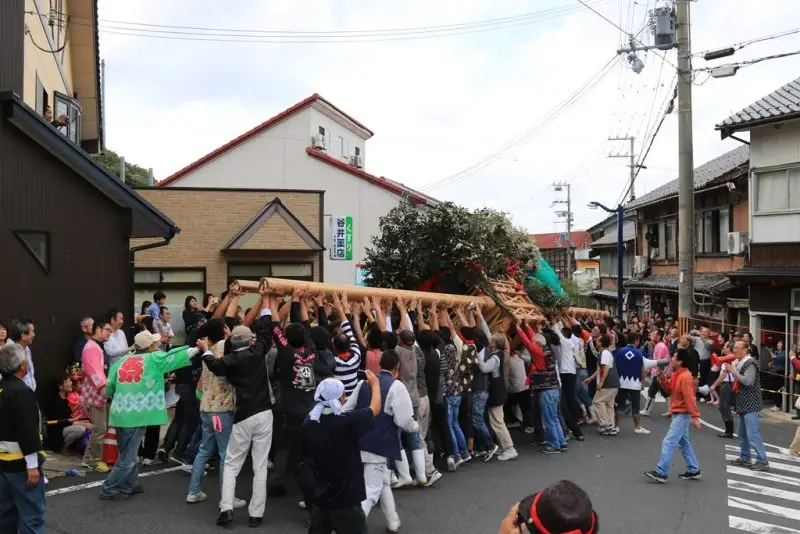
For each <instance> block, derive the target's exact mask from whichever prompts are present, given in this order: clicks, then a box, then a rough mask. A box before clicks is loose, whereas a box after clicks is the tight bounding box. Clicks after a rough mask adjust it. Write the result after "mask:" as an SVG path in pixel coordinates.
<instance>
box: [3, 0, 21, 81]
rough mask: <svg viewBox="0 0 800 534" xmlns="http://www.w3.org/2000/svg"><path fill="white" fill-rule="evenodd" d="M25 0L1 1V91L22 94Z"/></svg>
mask: <svg viewBox="0 0 800 534" xmlns="http://www.w3.org/2000/svg"><path fill="white" fill-rule="evenodd" d="M24 28H25V0H2V1H0V92H2V91H14V92H15V93H17V94H18V95H19V96H22V85H23V79H24V70H23V60H24V58H25V38H24V33H23V32H24Z"/></svg>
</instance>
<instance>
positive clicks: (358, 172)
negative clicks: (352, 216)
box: [306, 147, 428, 204]
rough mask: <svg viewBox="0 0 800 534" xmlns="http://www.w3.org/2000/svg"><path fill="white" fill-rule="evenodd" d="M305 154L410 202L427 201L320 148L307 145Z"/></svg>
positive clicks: (419, 202)
mask: <svg viewBox="0 0 800 534" xmlns="http://www.w3.org/2000/svg"><path fill="white" fill-rule="evenodd" d="M306 154H308V155H309V156H311V157H312V158H316V159H318V160H320V161H323V162H325V163H328V164H330V165H333V166H334V167H338V168H339V169H341V170H343V171H345V172H349V173H350V174H352V175H355V176H358V177H359V178H362V179H364V180H366V181H368V182H370V183H372V184H375V185H377V186H379V187H383V188H384V189H388V190H389V191H391V192H393V193H397V194H398V195H401V196H405V197H408V198H409V200H410V201H411V203H412V204H427V202H428V199H426V198H425V197H424V196H422V195H420V194H419V193H416V192H415V191H412V190H411V189H408V188H406V187H403V186H402V185H400V184H398V183H397V182H393V181H391V180H388V179H386V178H384V177H383V176H375V175H374V174H370V173H368V172H366V171H364V170H362V169H359V168H358V167H354V166H353V165H350V164H349V163H347V162H346V161H343V160H341V159H338V158H334V157H332V156H329V155H328V154H326V153H325V152H323V151H321V150H316V149H313V148H311V147H308V148H306Z"/></svg>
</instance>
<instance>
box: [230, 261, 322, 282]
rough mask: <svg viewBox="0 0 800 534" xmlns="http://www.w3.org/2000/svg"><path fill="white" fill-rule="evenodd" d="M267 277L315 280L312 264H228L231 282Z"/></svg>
mask: <svg viewBox="0 0 800 534" xmlns="http://www.w3.org/2000/svg"><path fill="white" fill-rule="evenodd" d="M265 277H273V278H286V279H289V280H305V281H308V282H312V281H313V280H314V266H313V265H312V264H311V263H228V279H229V280H236V279H241V280H260V279H262V278H265Z"/></svg>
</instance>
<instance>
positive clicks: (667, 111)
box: [617, 82, 678, 204]
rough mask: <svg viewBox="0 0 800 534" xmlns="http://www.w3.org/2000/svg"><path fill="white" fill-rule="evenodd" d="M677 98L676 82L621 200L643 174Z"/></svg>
mask: <svg viewBox="0 0 800 534" xmlns="http://www.w3.org/2000/svg"><path fill="white" fill-rule="evenodd" d="M677 96H678V85H677V82H676V84H675V90H674V91H673V93H672V98H671V99H670V101H669V104H668V105H667V107H666V109H665V110H664V113H663V114H662V115H661V120H660V121H659V123H658V126H656V129H655V131H654V132H653V135H652V136H651V137H650V142H649V143H648V145H647V149H646V150H645V151H644V152H643V153H642V155H641V157H640V159H639V162H638V163H637V168H636V174H635V175H634V176H633V179H632V180H631V183H630V186H629V187H628V189H627V190H625V191H623V193H622V196H621V197H620V199H624V198H625V197H626V196H627V195H628V193H630V190H631V188H633V185H634V183H636V178H638V177H639V172H641V170H642V168H644V161H645V160H646V159H647V156H648V155H649V154H650V149H651V148H653V143H654V142H655V140H656V136H658V132H659V131H661V126H662V125H663V124H664V121H665V120H666V118H667V116H669V114H670V113H672V110H673V109H674V106H675V99H676V98H677ZM617 204H619V201H618V202H617Z"/></svg>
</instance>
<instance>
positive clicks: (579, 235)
mask: <svg viewBox="0 0 800 534" xmlns="http://www.w3.org/2000/svg"><path fill="white" fill-rule="evenodd" d="M564 234H566V232H563V233H561V232H551V233H548V234H531V235H530V237H532V238H533V239H535V240H536V246H538V247H539V249H540V250H551V249H555V248H567V241H566V240H564V241H561V238H562V236H564ZM569 237H570V241H571V242H572V247H573V248H577V249H582V248H589V245H590V244H591V242H592V236H591V234H589V232H587V231H585V230H577V231H575V232H572V233H570V235H569Z"/></svg>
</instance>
